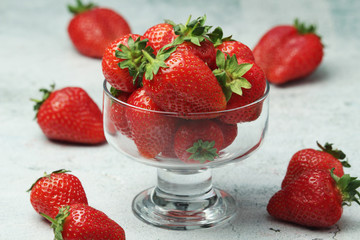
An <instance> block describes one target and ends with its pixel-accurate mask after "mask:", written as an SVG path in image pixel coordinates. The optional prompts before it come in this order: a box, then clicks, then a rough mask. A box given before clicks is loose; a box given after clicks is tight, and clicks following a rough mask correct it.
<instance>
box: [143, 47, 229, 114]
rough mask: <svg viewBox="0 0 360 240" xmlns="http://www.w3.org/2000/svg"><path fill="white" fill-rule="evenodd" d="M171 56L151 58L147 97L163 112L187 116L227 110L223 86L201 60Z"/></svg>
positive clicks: (183, 54)
mask: <svg viewBox="0 0 360 240" xmlns="http://www.w3.org/2000/svg"><path fill="white" fill-rule="evenodd" d="M163 55H166V56H164V57H162V56H163ZM169 55H170V53H169V52H167V51H165V52H164V53H158V55H157V56H156V59H151V57H150V56H149V55H148V56H147V58H148V59H149V62H150V63H151V65H149V66H147V71H146V73H145V78H144V79H143V84H144V89H145V91H146V93H147V94H148V95H149V96H150V97H151V98H152V99H153V100H154V102H155V103H156V104H157V105H158V106H159V107H160V108H161V109H163V110H165V111H169V112H177V113H179V114H181V115H187V114H188V113H199V112H209V111H218V110H224V109H225V108H226V99H225V96H224V93H223V92H222V89H221V86H220V84H219V83H218V81H217V79H216V78H215V76H214V74H213V73H212V72H211V70H210V68H209V67H208V66H207V65H206V64H205V63H204V62H203V61H202V60H200V59H199V58H198V57H196V56H195V55H193V54H192V53H191V52H187V51H175V52H173V53H171V55H170V57H168V58H167V56H169ZM145 56H146V55H145ZM159 59H160V60H159ZM162 59H166V60H165V61H162ZM199 117H201V116H199ZM205 117H206V116H205Z"/></svg>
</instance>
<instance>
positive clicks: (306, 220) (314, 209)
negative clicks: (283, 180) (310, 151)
mask: <svg viewBox="0 0 360 240" xmlns="http://www.w3.org/2000/svg"><path fill="white" fill-rule="evenodd" d="M359 186H360V180H356V178H352V177H350V176H349V175H348V174H345V175H343V177H341V178H339V177H337V176H336V175H334V174H332V172H331V173H330V170H327V169H326V170H324V169H308V170H306V171H304V172H303V173H302V174H300V175H299V176H298V178H296V179H295V180H294V181H292V182H290V183H289V184H288V185H286V186H285V187H284V188H283V189H282V190H280V191H278V192H277V193H275V195H274V196H272V198H271V199H270V201H269V203H268V205H267V211H268V213H269V214H270V215H271V216H273V217H275V218H278V219H281V220H284V221H287V222H293V223H297V224H300V225H304V226H308V227H330V226H332V225H334V224H335V223H336V222H338V221H339V219H340V218H341V215H342V211H343V209H342V206H343V205H344V204H348V203H350V202H351V201H355V202H357V203H358V204H360V202H359V197H360V194H359V192H357V191H356V188H358V187H359Z"/></svg>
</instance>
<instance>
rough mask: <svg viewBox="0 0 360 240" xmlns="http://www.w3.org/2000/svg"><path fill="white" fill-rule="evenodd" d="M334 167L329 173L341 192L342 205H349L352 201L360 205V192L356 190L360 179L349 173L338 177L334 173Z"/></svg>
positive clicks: (359, 185) (359, 184)
mask: <svg viewBox="0 0 360 240" xmlns="http://www.w3.org/2000/svg"><path fill="white" fill-rule="evenodd" d="M334 169H335V168H332V169H331V171H330V174H331V177H332V178H333V179H334V180H335V182H336V187H337V188H338V189H339V190H340V192H341V194H342V199H343V205H348V206H350V205H351V203H352V202H356V203H357V204H359V205H360V193H359V192H358V191H357V189H358V188H359V187H360V180H358V179H357V177H351V176H350V175H349V174H344V175H343V176H342V177H341V178H340V177H338V176H336V175H335V174H334Z"/></svg>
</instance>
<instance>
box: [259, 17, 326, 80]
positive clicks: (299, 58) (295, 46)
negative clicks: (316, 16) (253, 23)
mask: <svg viewBox="0 0 360 240" xmlns="http://www.w3.org/2000/svg"><path fill="white" fill-rule="evenodd" d="M315 30H316V29H315V26H313V25H310V26H309V27H307V26H305V25H304V24H303V23H299V22H298V21H297V20H295V24H294V26H290V25H281V26H276V27H274V28H272V29H270V30H269V31H268V32H267V33H266V34H265V35H264V36H263V37H262V38H261V39H260V41H259V43H258V44H257V45H256V46H255V48H254V51H253V53H254V56H255V61H256V63H257V64H258V65H259V66H260V67H261V68H262V69H263V70H264V72H265V75H266V77H267V79H268V80H269V82H271V83H275V84H282V83H285V82H288V81H291V80H295V79H299V78H302V77H305V76H307V75H309V74H311V73H312V72H313V71H314V70H315V69H316V68H317V67H318V66H319V64H320V63H321V60H322V57H323V45H322V43H321V39H320V37H319V36H318V35H316V33H315Z"/></svg>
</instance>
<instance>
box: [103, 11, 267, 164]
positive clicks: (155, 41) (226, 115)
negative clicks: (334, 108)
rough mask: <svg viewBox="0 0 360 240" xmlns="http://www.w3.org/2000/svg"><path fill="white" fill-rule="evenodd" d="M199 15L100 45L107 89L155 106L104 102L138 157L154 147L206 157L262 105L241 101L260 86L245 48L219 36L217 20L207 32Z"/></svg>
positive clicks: (260, 75)
mask: <svg viewBox="0 0 360 240" xmlns="http://www.w3.org/2000/svg"><path fill="white" fill-rule="evenodd" d="M205 20H206V17H205V16H204V17H199V18H197V19H195V20H191V17H190V18H189V19H188V21H187V23H186V24H175V23H173V22H171V21H167V22H166V23H160V24H157V25H155V26H152V27H150V28H149V29H148V30H146V32H145V33H144V34H143V35H138V34H128V35H125V36H123V37H121V38H119V39H117V40H115V41H114V42H113V43H112V44H110V45H109V46H108V47H107V48H106V50H105V54H104V56H103V59H102V70H103V74H104V76H105V78H106V80H107V82H108V83H109V84H110V85H111V87H112V89H111V93H112V94H113V96H114V97H116V98H117V99H118V100H120V101H122V102H126V103H127V104H129V105H132V106H135V107H138V108H141V109H147V110H153V111H157V112H159V113H155V112H150V111H148V112H144V111H139V110H137V109H135V108H131V107H124V106H123V105H121V104H115V103H114V104H112V106H111V109H110V121H111V122H112V124H113V125H114V126H115V128H116V129H117V130H118V131H119V132H120V133H121V134H123V135H125V136H127V137H129V138H131V139H132V140H133V141H134V143H135V144H136V146H137V148H138V150H139V152H140V154H141V155H142V156H144V157H146V158H153V157H155V156H157V155H158V154H161V155H162V156H163V157H173V158H174V157H175V158H179V159H180V160H182V161H184V162H187V163H194V162H196V163H199V162H201V163H203V162H208V161H212V160H214V158H215V157H216V156H217V155H218V153H219V151H220V150H222V149H224V148H226V147H227V146H229V145H230V144H231V143H232V141H234V139H235V137H236V135H237V125H236V124H237V123H239V122H247V121H254V120H256V119H257V118H258V117H259V115H260V113H261V111H262V105H261V104H258V105H253V106H248V107H244V106H246V105H248V104H250V103H253V102H254V101H256V100H258V99H259V98H261V97H262V96H263V94H264V91H265V88H266V79H265V74H264V72H263V71H262V70H261V68H260V67H259V66H258V65H257V64H256V63H255V62H254V56H253V54H252V51H251V50H250V49H249V48H248V47H247V46H246V45H244V44H243V43H241V42H239V41H236V40H232V39H231V37H226V38H223V33H222V30H221V28H219V27H218V28H216V29H215V30H214V31H212V32H210V29H211V26H207V25H205ZM239 107H243V108H240V109H238V110H234V109H236V108H239ZM223 110H233V111H227V112H225V111H224V112H221V111H223ZM165 112H167V113H168V114H167V117H164V116H163V115H166V114H165ZM161 113H163V114H161ZM210 113H211V114H210ZM171 114H172V115H173V117H171V116H169V115H171ZM109 129H110V127H109V128H108V130H109ZM110 130H111V129H110ZM110 130H109V132H110Z"/></svg>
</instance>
